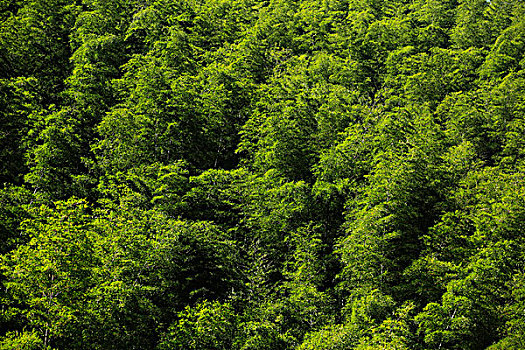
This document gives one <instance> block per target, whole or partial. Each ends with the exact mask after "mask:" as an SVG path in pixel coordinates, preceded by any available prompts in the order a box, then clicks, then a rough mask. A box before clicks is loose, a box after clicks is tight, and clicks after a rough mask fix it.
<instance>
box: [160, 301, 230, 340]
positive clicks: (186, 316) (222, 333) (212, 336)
mask: <svg viewBox="0 0 525 350" xmlns="http://www.w3.org/2000/svg"><path fill="white" fill-rule="evenodd" d="M178 318H179V319H178V321H177V322H176V323H174V324H173V325H171V326H170V328H169V330H168V332H167V334H166V335H165V336H164V337H163V340H162V342H161V343H160V345H159V346H158V349H159V350H162V349H199V350H200V349H202V350H204V349H210V350H211V349H213V350H219V349H224V350H226V349H232V345H233V344H232V343H233V340H234V339H235V332H236V326H237V324H236V323H237V322H236V321H237V320H236V319H237V315H236V314H235V312H234V310H233V309H232V306H231V305H230V304H227V303H226V304H221V303H219V302H213V303H212V302H208V301H204V302H202V303H200V304H198V305H196V306H195V307H193V308H190V307H186V308H185V310H184V311H183V312H181V313H179V315H178Z"/></svg>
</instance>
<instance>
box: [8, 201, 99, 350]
mask: <svg viewBox="0 0 525 350" xmlns="http://www.w3.org/2000/svg"><path fill="white" fill-rule="evenodd" d="M86 210H87V207H86V203H85V202H84V201H81V200H75V199H72V200H70V201H69V202H67V203H58V204H57V210H56V211H54V210H52V209H50V208H46V207H41V208H38V209H35V210H34V212H33V215H34V220H32V221H26V222H25V223H24V225H23V227H24V229H25V231H27V234H28V235H30V236H31V241H30V242H29V243H27V244H25V245H21V246H19V247H18V248H17V249H16V250H14V251H13V252H11V253H10V254H8V255H7V256H6V259H5V260H4V263H3V266H2V267H3V270H4V275H5V276H6V278H7V281H6V282H5V286H6V288H7V291H8V293H9V294H10V295H11V296H12V297H13V300H14V301H16V302H17V303H20V304H21V305H22V308H21V310H20V311H19V312H18V314H19V315H17V316H22V317H23V318H24V319H25V320H26V322H27V325H28V326H29V327H31V329H34V330H37V332H38V334H39V337H40V339H42V341H43V348H47V347H48V346H53V345H54V344H55V342H56V341H58V342H59V341H60V337H62V336H64V335H65V334H67V331H68V329H70V327H71V326H72V324H74V323H75V322H77V321H78V316H79V315H78V313H77V312H76V311H77V310H78V308H80V306H81V305H82V303H83V300H84V298H85V296H84V292H85V291H86V289H87V288H89V287H90V286H92V285H93V283H94V280H93V276H92V273H93V271H92V268H93V267H94V266H95V265H96V256H95V255H94V250H93V245H94V243H95V241H96V239H97V237H96V234H95V233H94V232H93V231H91V230H90V229H89V228H88V227H87V226H88V215H87V213H86Z"/></svg>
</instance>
